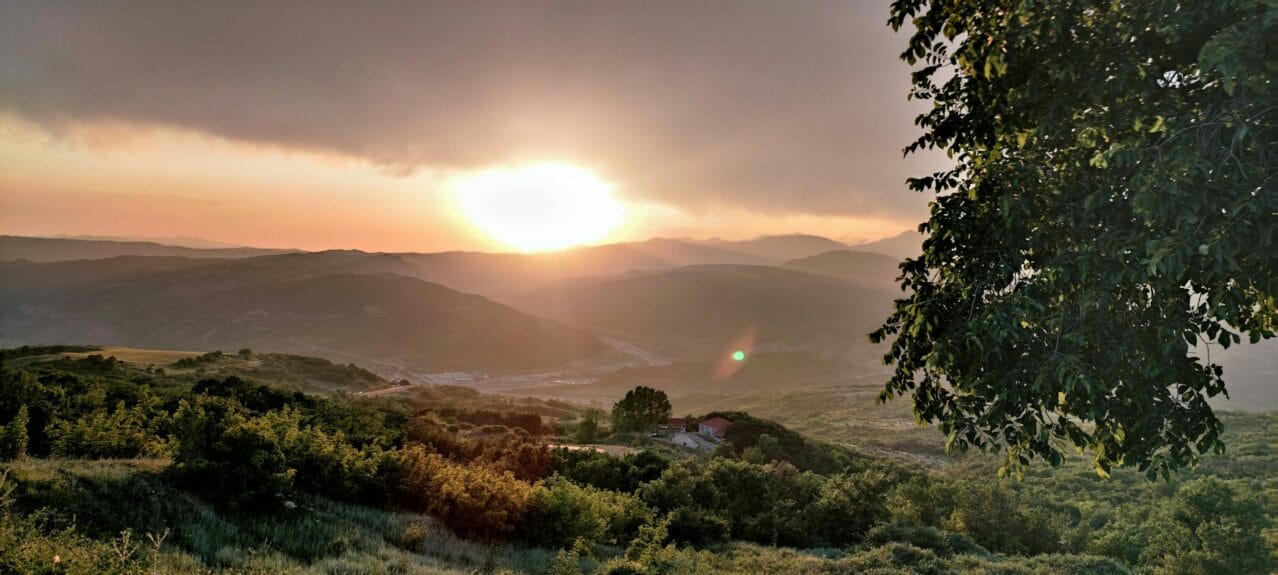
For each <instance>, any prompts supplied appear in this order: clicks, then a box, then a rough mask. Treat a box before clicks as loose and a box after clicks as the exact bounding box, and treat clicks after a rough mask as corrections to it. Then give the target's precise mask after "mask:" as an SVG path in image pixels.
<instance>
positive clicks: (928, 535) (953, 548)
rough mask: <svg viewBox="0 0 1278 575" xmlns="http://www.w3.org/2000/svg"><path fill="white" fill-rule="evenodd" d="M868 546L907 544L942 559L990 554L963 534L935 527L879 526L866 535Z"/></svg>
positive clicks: (891, 524)
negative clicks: (930, 552)
mask: <svg viewBox="0 0 1278 575" xmlns="http://www.w3.org/2000/svg"><path fill="white" fill-rule="evenodd" d="M865 542H866V544H868V545H872V546H876V547H877V546H880V545H887V544H888V543H905V544H907V545H913V546H914V547H918V548H919V549H927V550H928V551H932V552H933V553H936V554H937V555H939V556H941V557H949V556H951V555H988V552H987V551H985V550H984V549H982V548H981V546H980V545H977V544H976V542H975V541H972V538H971V537H968V536H966V535H963V534H961V533H950V532H948V531H941V530H939V529H936V528H934V527H928V526H919V525H902V524H900V523H888V524H882V525H877V526H875V527H874V528H873V529H870V531H869V532H868V533H866V535H865Z"/></svg>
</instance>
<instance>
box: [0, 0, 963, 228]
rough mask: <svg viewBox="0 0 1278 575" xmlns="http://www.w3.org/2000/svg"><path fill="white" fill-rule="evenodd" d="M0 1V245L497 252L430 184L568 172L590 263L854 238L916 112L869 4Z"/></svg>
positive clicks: (882, 13)
mask: <svg viewBox="0 0 1278 575" xmlns="http://www.w3.org/2000/svg"><path fill="white" fill-rule="evenodd" d="M352 6H354V5H352V4H350V3H349V2H327V1H314V0H312V1H306V2H296V3H289V2H270V3H249V2H174V1H156V2H129V1H114V2H82V3H78V2H37V1H23V2H8V1H3V2H0V233H12V234H35V235H46V234H59V233H66V234H100V235H101V234H114V235H131V236H199V237H205V238H208V239H211V240H220V241H228V242H234V243H249V244H255V245H269V246H293V247H302V248H326V247H355V248H363V249H382V250H417V251H430V250H437V249H457V248H480V249H487V248H492V247H494V244H493V243H492V242H491V241H490V240H488V239H486V238H485V237H484V236H483V235H482V234H480V233H478V232H477V231H476V230H475V229H473V228H472V227H471V226H470V225H469V224H468V223H467V222H466V221H464V220H463V219H462V218H461V217H460V216H459V215H458V213H457V209H456V206H455V205H453V202H452V200H451V196H449V194H448V193H447V187H448V182H450V181H452V180H453V179H455V178H458V177H461V176H464V175H465V174H467V173H471V172H475V171H482V170H486V169H492V168H495V167H517V166H520V165H524V164H530V163H537V162H557V163H565V164H572V165H576V166H581V167H584V168H587V169H589V170H592V171H593V172H594V173H596V174H597V175H598V176H599V178H600V179H602V180H605V181H606V182H608V183H610V184H612V185H613V186H614V190H615V194H616V195H617V196H618V197H619V198H620V199H621V200H622V201H623V202H624V203H625V204H626V206H627V216H626V219H625V223H624V224H623V225H622V227H621V228H619V229H618V230H617V231H616V232H615V233H613V234H612V235H610V236H609V237H608V238H607V239H609V240H616V239H634V238H644V237H649V236H654V235H673V236H683V235H687V236H699V237H710V236H723V237H745V236H752V235H757V234H760V233H786V232H808V233H820V234H824V235H829V236H831V237H836V238H840V239H848V240H866V239H875V238H878V237H882V236H885V235H891V234H894V233H896V232H898V231H900V230H903V229H906V228H910V227H913V226H914V225H915V224H916V223H917V222H918V221H920V220H922V219H924V218H925V216H926V200H927V198H926V197H924V196H921V195H918V194H914V193H911V192H908V191H906V190H905V189H904V185H903V180H904V178H906V177H907V176H909V175H918V174H920V173H923V172H925V171H929V170H931V169H933V168H935V167H938V166H939V165H941V164H940V163H939V162H940V160H939V159H937V158H935V157H931V158H925V159H918V158H916V159H911V160H904V159H902V158H901V153H900V149H901V148H902V147H903V146H904V145H905V144H907V143H908V142H909V141H910V140H911V139H912V138H913V137H914V135H915V134H916V133H917V129H916V128H915V127H914V126H913V124H912V118H913V116H914V114H915V113H916V112H917V111H918V109H919V106H920V104H919V103H917V102H915V103H911V102H908V101H907V100H906V98H905V94H906V91H907V87H908V86H907V85H908V68H907V67H906V66H905V65H904V64H903V63H901V62H899V61H898V60H897V54H898V53H899V52H900V51H901V47H902V44H903V41H904V38H903V36H899V35H896V34H894V33H893V32H891V30H890V29H889V28H888V27H887V26H886V25H885V24H884V22H885V21H886V19H887V3H886V2H870V1H856V0H847V1H843V2H817V1H803V2H776V1H763V2H745V1H735V0H734V1H724V2H696V1H688V0H680V1H675V2H646V1H645V2H629V1H628V2H604V1H598V0H591V1H581V2H534V1H527V0H522V1H512V2H492V1H482V2H456V3H448V4H445V3H431V4H427V3H423V2H372V3H367V4H361V8H360V9H355V8H353V7H352Z"/></svg>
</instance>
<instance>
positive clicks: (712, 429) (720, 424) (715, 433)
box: [697, 417, 732, 439]
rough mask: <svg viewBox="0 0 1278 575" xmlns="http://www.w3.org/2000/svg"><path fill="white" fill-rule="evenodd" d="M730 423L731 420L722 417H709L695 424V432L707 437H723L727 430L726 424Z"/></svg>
mask: <svg viewBox="0 0 1278 575" xmlns="http://www.w3.org/2000/svg"><path fill="white" fill-rule="evenodd" d="M730 425H732V422H731V421H728V420H726V419H724V418H722V417H711V418H710V419H707V420H705V421H702V422H701V424H700V425H698V426H697V432H698V433H700V434H701V435H705V436H707V437H713V438H715V439H723V436H724V434H726V433H727V432H728V426H730Z"/></svg>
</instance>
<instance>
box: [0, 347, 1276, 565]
mask: <svg viewBox="0 0 1278 575" xmlns="http://www.w3.org/2000/svg"><path fill="white" fill-rule="evenodd" d="M472 399H473V398H472ZM715 415H720V416H723V417H725V418H729V419H731V420H732V421H733V425H732V426H731V427H729V431H728V434H727V440H726V442H725V443H724V445H723V447H722V448H721V449H720V450H719V451H718V452H716V453H715V455H714V456H713V457H711V458H698V457H688V458H683V459H678V460H673V459H670V458H667V457H663V456H661V455H658V454H656V453H654V452H651V451H645V452H640V453H636V454H633V455H628V456H625V457H612V456H609V455H605V454H601V453H594V452H590V451H568V450H562V449H550V448H548V447H547V446H546V445H545V443H543V442H542V440H541V439H540V438H539V437H538V436H537V434H536V433H535V430H536V429H538V427H537V426H540V425H542V423H541V418H540V416H538V415H536V414H525V415H513V414H511V413H505V414H503V413H502V412H501V411H497V410H492V411H486V410H483V409H472V408H459V407H456V406H448V405H429V406H422V405H418V406H415V407H408V406H406V405H405V404H404V402H397V401H388V400H381V399H376V398H367V399H360V398H355V397H348V396H339V397H318V396H313V395H307V394H302V393H297V392H288V391H282V390H279V389H276V388H272V387H270V386H265V385H259V384H255V383H251V382H248V381H244V380H242V379H239V378H236V377H226V378H221V379H211V378H210V379H204V380H200V381H199V382H197V383H195V384H194V385H191V384H189V383H182V382H181V381H178V380H176V379H173V378H170V377H166V376H163V375H159V374H156V373H147V372H145V371H143V370H138V369H136V368H131V367H129V366H127V365H125V364H121V363H120V362H115V361H113V360H110V359H109V358H101V357H90V358H87V359H83V360H77V361H71V360H62V361H55V362H45V363H38V364H34V365H32V366H28V367H24V368H20V369H12V368H5V369H4V370H3V382H2V385H0V422H4V423H5V425H4V428H3V432H2V434H0V439H2V440H3V441H0V446H3V449H4V450H5V451H4V453H3V455H4V456H5V457H7V458H14V457H23V456H26V457H65V458H89V459H93V458H119V457H168V458H170V460H171V463H170V464H169V465H168V467H167V468H166V469H165V472H164V476H165V477H166V478H167V481H169V482H171V484H173V485H175V486H178V487H181V488H182V489H185V490H187V491H189V492H190V493H193V494H196V495H198V496H199V497H201V498H203V499H205V500H206V501H208V502H210V503H212V504H214V505H216V506H219V507H223V508H227V509H232V510H238V511H237V512H240V513H261V512H273V513H275V512H285V510H286V509H287V507H288V506H289V505H295V504H296V503H295V500H304V499H305V498H306V497H310V496H323V497H327V498H330V499H334V500H339V501H347V502H353V503H359V504H365V505H370V506H376V507H381V508H389V509H405V510H416V511H421V512H425V513H427V514H430V515H432V516H434V517H436V518H438V519H439V520H440V521H441V522H443V523H444V524H445V525H446V526H448V527H449V528H450V529H452V530H453V531H454V532H456V533H458V534H460V535H462V536H464V537H467V538H471V539H476V540H482V541H510V542H516V543H521V544H525V545H539V546H549V547H552V548H562V549H575V550H577V551H576V552H578V553H589V552H590V551H589V550H590V549H592V548H593V546H594V545H595V544H609V545H618V546H623V547H627V546H628V547H631V548H633V549H635V551H634V553H632V554H631V555H634V558H638V559H633V561H635V562H637V563H636V564H638V565H641V566H643V567H642V568H643V569H645V570H646V572H662V570H661V569H660V568H658V567H654V565H657V564H658V563H660V561H659V560H658V559H656V558H659V557H661V556H662V554H663V553H665V552H664V551H662V550H663V549H665V548H666V546H669V545H681V546H692V547H711V548H713V547H715V546H718V545H721V544H723V543H725V542H728V541H750V542H754V543H759V544H763V545H785V546H794V547H834V548H847V547H850V546H859V545H869V544H874V545H882V544H884V543H885V542H899V543H901V544H903V545H909V546H911V548H917V549H924V550H927V551H928V553H931V554H934V555H935V556H938V557H948V556H956V555H964V554H976V555H979V556H982V557H988V556H989V555H988V554H989V553H990V552H1000V553H1010V554H1026V555H1035V554H1049V553H1061V552H1075V553H1082V552H1086V553H1093V554H1101V555H1105V556H1108V557H1113V558H1114V559H1115V560H1119V561H1123V562H1126V563H1128V564H1132V565H1146V566H1150V565H1154V566H1158V565H1166V566H1170V565H1182V564H1184V563H1185V562H1196V563H1194V564H1195V565H1199V566H1203V565H1206V566H1208V567H1203V569H1205V570H1202V571H1200V572H1205V573H1214V572H1251V571H1250V570H1252V569H1254V568H1256V567H1257V566H1259V567H1261V568H1268V567H1269V566H1270V565H1271V563H1270V559H1269V557H1268V555H1267V553H1268V551H1267V550H1268V549H1271V548H1272V547H1273V545H1272V542H1266V541H1260V540H1253V539H1254V537H1253V538H1252V539H1248V538H1247V537H1243V536H1235V537H1232V538H1220V537H1215V536H1214V535H1213V534H1214V533H1218V532H1220V530H1222V529H1244V528H1245V529H1252V528H1254V533H1257V534H1258V533H1260V532H1261V527H1263V526H1264V525H1267V523H1266V522H1267V521H1269V519H1268V516H1267V515H1266V514H1265V510H1264V507H1263V506H1262V505H1257V504H1256V502H1257V500H1258V498H1259V497H1260V496H1261V494H1260V492H1258V491H1255V490H1253V489H1252V488H1251V487H1250V486H1249V485H1248V484H1246V483H1243V482H1222V481H1215V480H1203V481H1198V482H1190V483H1187V484H1185V485H1182V486H1180V487H1179V488H1177V489H1175V490H1173V492H1172V493H1170V494H1169V495H1170V496H1172V497H1173V500H1174V501H1175V502H1176V504H1175V505H1174V506H1172V507H1171V508H1170V509H1168V510H1165V511H1164V510H1153V509H1151V510H1148V512H1147V513H1145V514H1135V515H1130V516H1127V517H1124V518H1117V517H1110V519H1111V520H1110V521H1109V522H1107V523H1106V524H1103V525H1089V524H1087V523H1086V521H1084V517H1083V516H1082V515H1081V514H1079V513H1077V512H1076V511H1071V510H1070V509H1069V508H1067V507H1065V506H1061V505H1054V504H1052V505H1049V504H1044V503H1043V502H1040V501H1035V500H1032V499H1031V498H1029V497H1027V496H1025V495H1022V494H1021V493H1019V492H1017V491H1016V490H1014V489H1012V488H1010V487H1008V486H1007V485H1006V484H1003V483H999V482H996V481H989V480H980V481H972V480H967V479H963V478H954V477H945V476H940V475H937V474H934V473H927V472H924V471H922V470H920V469H916V468H911V467H906V466H902V465H900V464H896V463H892V462H889V461H887V460H884V459H880V458H874V457H869V456H866V455H864V454H860V453H857V452H856V451H854V450H851V449H847V448H842V447H834V446H829V445H826V444H821V443H817V442H813V441H811V440H808V439H806V438H804V437H803V436H801V435H799V434H796V433H794V432H792V431H790V430H788V429H786V428H785V427H783V426H780V425H778V424H776V423H774V422H770V421H766V420H760V419H756V418H752V417H750V416H749V415H748V414H744V413H731V412H725V413H720V414H715ZM534 417H535V418H536V421H537V425H533V421H534V419H533V418H534ZM477 424H481V425H478V426H477ZM464 428H468V429H469V432H464V431H465V429H464ZM486 428H487V429H486ZM542 431H547V429H542ZM19 436H22V437H19ZM1255 537H1259V535H1256V536H1255ZM636 545H638V547H636ZM1248 546H1250V547H1248ZM643 557H647V558H648V559H642V558H643ZM1044 557H1047V555H1044ZM644 561H647V563H644ZM1083 563H1084V564H1086V565H1090V566H1092V567H1089V568H1094V567H1095V565H1096V564H1097V563H1096V562H1095V561H1092V560H1088V561H1084V562H1083ZM1062 565H1064V564H1062ZM1062 569H1064V568H1062ZM1113 569H1114V571H1113V572H1121V569H1119V568H1118V567H1116V566H1115V567H1114V568H1113ZM1222 569H1233V571H1222ZM1062 572H1067V571H1062Z"/></svg>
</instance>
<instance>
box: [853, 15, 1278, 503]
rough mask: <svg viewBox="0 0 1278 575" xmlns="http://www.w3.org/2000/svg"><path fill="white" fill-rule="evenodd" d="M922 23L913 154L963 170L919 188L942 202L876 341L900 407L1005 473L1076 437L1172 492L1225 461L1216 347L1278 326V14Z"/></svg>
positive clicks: (930, 18) (1105, 463)
mask: <svg viewBox="0 0 1278 575" xmlns="http://www.w3.org/2000/svg"><path fill="white" fill-rule="evenodd" d="M907 22H909V23H912V26H913V28H914V33H913V35H912V37H911V38H910V41H909V47H908V49H907V50H906V51H905V53H904V54H903V55H902V57H903V59H904V60H906V61H907V62H909V63H910V64H912V65H915V66H916V71H915V72H914V73H913V75H912V80H913V90H912V92H911V97H912V98H915V99H922V100H930V101H931V104H932V105H931V106H930V109H929V111H928V112H926V113H924V114H923V115H921V116H920V117H919V118H918V120H917V124H919V125H920V126H921V127H922V128H923V129H924V134H923V135H922V137H920V138H919V139H918V140H917V141H916V142H914V143H913V144H911V145H910V146H909V147H907V148H906V153H907V154H908V153H912V152H915V151H918V150H922V149H931V148H937V149H941V150H944V151H946V153H947V154H949V156H950V157H951V158H953V159H954V160H955V165H954V166H953V168H952V169H948V170H944V171H940V172H937V173H934V174H932V175H930V176H927V177H922V178H916V179H911V180H910V181H909V186H910V187H911V188H912V189H914V190H916V191H931V192H935V193H936V194H937V197H936V199H935V201H933V202H932V203H931V216H930V219H929V220H928V221H927V222H926V223H925V224H923V225H922V226H920V231H922V232H924V233H926V234H928V236H927V239H926V240H925V242H924V244H923V253H922V255H921V257H919V258H918V259H913V260H907V261H906V262H905V263H904V264H902V277H901V283H902V287H903V289H905V290H907V294H906V296H905V297H904V298H903V299H901V300H898V301H897V303H896V310H895V312H894V313H893V314H892V315H891V316H890V317H889V318H888V320H887V321H886V322H885V325H884V326H883V327H882V328H880V329H879V330H878V331H876V332H875V333H873V334H871V339H872V340H874V341H876V342H877V341H883V340H885V339H889V338H892V339H894V341H893V342H892V346H891V350H890V352H889V353H888V354H887V355H886V357H885V361H887V362H889V363H895V365H896V368H895V373H894V375H893V377H892V379H891V381H890V382H889V383H888V384H887V387H886V389H885V390H884V392H883V394H882V397H881V399H883V400H886V399H890V398H892V397H895V396H899V395H904V394H912V395H913V399H914V404H915V413H917V414H918V416H919V417H920V418H921V419H923V420H927V421H931V422H937V423H939V424H940V428H941V430H942V431H943V432H945V433H946V434H947V435H948V436H949V442H950V443H949V444H950V446H951V447H953V448H956V449H959V450H962V449H966V448H969V447H977V448H982V449H1000V450H1002V451H1003V452H1004V455H1005V456H1006V462H1007V464H1008V466H1007V467H1005V468H1004V469H1003V470H1000V471H1001V472H1002V471H1005V470H1007V469H1009V468H1010V469H1013V470H1016V469H1017V468H1019V466H1021V465H1024V464H1027V463H1028V462H1029V461H1030V460H1031V459H1032V458H1033V457H1043V458H1046V459H1047V460H1048V461H1050V462H1051V463H1053V464H1058V463H1059V462H1060V461H1061V457H1062V453H1064V451H1065V449H1067V448H1069V447H1070V446H1071V444H1072V445H1073V446H1079V447H1085V448H1087V449H1089V450H1090V451H1091V452H1092V453H1093V454H1094V456H1095V457H1094V463H1095V467H1096V469H1097V472H1098V473H1100V474H1101V475H1106V474H1108V473H1109V469H1110V467H1111V465H1115V464H1134V465H1138V466H1139V467H1140V468H1141V469H1143V470H1146V474H1147V476H1148V477H1150V478H1151V479H1152V478H1154V477H1155V476H1156V475H1157V474H1159V473H1160V472H1161V473H1162V474H1163V475H1164V476H1166V475H1167V474H1168V473H1169V471H1171V470H1173V469H1176V468H1179V467H1181V466H1184V465H1187V464H1191V463H1192V462H1194V461H1195V460H1196V459H1197V456H1198V454H1200V453H1204V452H1206V451H1209V450H1221V449H1223V444H1222V443H1221V442H1220V439H1219V436H1220V432H1221V425H1220V422H1219V421H1218V420H1217V418H1216V416H1215V414H1214V413H1213V412H1212V410H1211V408H1210V407H1209V406H1208V404H1207V398H1209V397H1212V396H1215V395H1218V394H1220V393H1223V392H1224V391H1225V385H1224V381H1223V379H1222V370H1221V368H1220V367H1219V366H1217V365H1213V364H1212V363H1211V361H1210V359H1209V358H1210V355H1209V353H1210V347H1209V345H1210V344H1215V345H1219V346H1220V347H1228V346H1230V345H1231V344H1237V343H1240V342H1241V340H1242V335H1244V334H1245V335H1246V336H1247V337H1248V338H1249V339H1250V340H1251V342H1253V343H1254V342H1257V341H1259V340H1260V339H1262V338H1270V337H1272V336H1273V335H1274V333H1275V327H1276V326H1278V306H1276V305H1275V301H1274V295H1275V293H1278V218H1275V217H1274V214H1275V213H1278V187H1276V186H1278V184H1276V183H1275V179H1274V169H1275V167H1276V166H1278V157H1276V155H1275V150H1274V146H1275V142H1278V121H1276V120H1275V118H1274V110H1275V108H1276V107H1275V105H1274V102H1275V101H1278V100H1276V96H1278V95H1275V94H1274V88H1275V84H1276V82H1274V79H1275V72H1276V71H1278V69H1276V68H1275V66H1274V62H1278V42H1274V41H1273V40H1272V39H1273V38H1274V37H1275V36H1276V35H1278V30H1275V27H1276V26H1278V4H1275V3H1273V2H1270V1H1265V0H1218V1H1213V2H1188V3H1186V2H1178V1H1175V0H1141V1H1134V0H1131V1H1128V0H1118V1H1111V0H1106V1H1103V2H1102V1H1100V0H1084V1H1079V2H1063V3H1030V2H1020V1H1018V0H1017V1H1013V0H979V1H972V2H926V1H925V0H897V1H896V2H895V3H894V4H893V7H892V11H891V19H890V23H891V24H892V26H893V27H895V28H900V27H902V26H904V25H905V24H906V23H907ZM1196 350H1197V352H1196Z"/></svg>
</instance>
